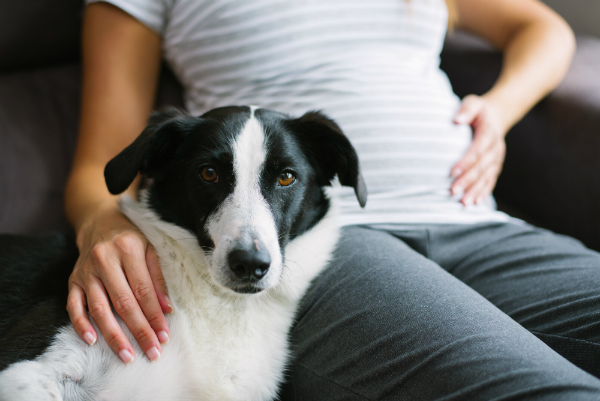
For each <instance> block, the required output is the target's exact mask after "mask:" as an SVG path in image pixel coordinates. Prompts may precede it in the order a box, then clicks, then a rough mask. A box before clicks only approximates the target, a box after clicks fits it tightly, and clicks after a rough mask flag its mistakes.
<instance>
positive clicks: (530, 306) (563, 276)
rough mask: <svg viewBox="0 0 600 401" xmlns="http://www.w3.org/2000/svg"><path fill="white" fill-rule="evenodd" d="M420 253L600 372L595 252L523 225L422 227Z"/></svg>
mask: <svg viewBox="0 0 600 401" xmlns="http://www.w3.org/2000/svg"><path fill="white" fill-rule="evenodd" d="M428 234H429V247H428V252H429V254H428V255H427V256H428V257H429V258H431V259H432V260H434V261H435V262H437V263H438V264H440V265H441V266H442V267H444V268H445V269H446V270H447V271H449V272H450V273H451V274H452V275H454V276H455V277H457V278H458V279H460V280H461V281H462V282H464V283H465V284H467V285H468V286H469V287H471V288H473V289H474V290H476V291H477V292H478V293H480V294H481V295H483V296H484V297H485V298H487V299H488V300H489V301H490V302H492V303H493V304H494V305H496V306H497V307H498V308H499V309H501V310H502V311H503V312H504V313H506V314H507V315H509V316H510V317H512V318H513V319H514V320H516V321H517V322H519V323H520V324H521V325H523V327H525V328H526V329H527V330H529V331H530V332H532V333H534V334H535V335H536V336H537V337H539V338H540V339H541V340H543V341H544V342H545V343H546V344H548V345H549V346H551V347H552V348H553V349H554V350H556V351H557V352H558V353H560V354H561V355H563V356H564V357H565V358H567V359H569V360H570V361H571V362H573V363H574V364H576V365H577V366H579V367H581V368H583V369H585V370H587V371H588V372H590V373H592V374H594V375H595V376H597V377H600V254H599V253H597V252H594V251H591V250H589V249H587V248H585V247H584V246H583V245H582V244H581V243H580V242H578V241H576V240H574V239H572V238H569V237H565V236H562V235H557V234H554V233H551V232H549V231H546V230H541V229H537V228H535V227H532V226H529V225H516V224H484V225H474V226H454V227H450V226H448V227H443V226H440V227H432V228H430V229H428Z"/></svg>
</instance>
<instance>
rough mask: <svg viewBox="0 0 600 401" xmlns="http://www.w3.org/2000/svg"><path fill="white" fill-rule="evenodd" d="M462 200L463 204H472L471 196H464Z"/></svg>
mask: <svg viewBox="0 0 600 401" xmlns="http://www.w3.org/2000/svg"><path fill="white" fill-rule="evenodd" d="M463 202H464V204H465V206H470V205H472V204H473V198H472V197H471V196H465V197H464V198H463Z"/></svg>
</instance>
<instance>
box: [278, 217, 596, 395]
mask: <svg viewBox="0 0 600 401" xmlns="http://www.w3.org/2000/svg"><path fill="white" fill-rule="evenodd" d="M414 234H415V233H413V235H414ZM416 236H417V238H413V240H414V241H417V242H419V241H420V239H419V238H418V237H419V234H418V232H417V233H416ZM422 237H423V238H422V240H423V241H426V238H427V234H426V233H425V232H423V236H422ZM421 242H422V241H421ZM291 341H292V344H293V347H292V352H293V355H294V359H293V363H292V364H291V366H290V379H289V381H288V383H287V384H286V386H284V390H283V396H282V398H283V399H296V400H354V399H356V400H379V399H390V400H392V399H393V400H396V399H397V400H433V399H448V400H449V399H464V400H478V399H480V400H492V399H508V398H511V399H513V398H512V397H514V398H519V397H522V398H527V399H568V400H588V399H589V400H598V399H599V398H600V381H599V380H597V379H596V378H594V377H593V376H591V375H589V374H587V373H585V372H583V371H582V370H580V369H578V368H577V367H575V366H574V365H572V364H571V363H569V362H568V361H566V360H565V359H564V358H562V357H561V356H559V355H558V354H556V353H555V352H554V351H552V350H551V349H550V348H549V347H547V346H546V345H545V344H544V343H543V342H541V341H540V340H538V339H537V338H536V337H535V336H533V335H532V334H531V333H529V332H528V331H527V330H525V329H523V327H521V326H520V325H519V324H517V323H516V322H515V321H514V320H512V319H511V318H509V317H508V316H507V315H506V314H504V313H502V312H501V311H500V310H499V309H498V308H496V307H495V306H494V305H492V304H491V303H490V302H488V301H487V300H486V299H485V298H483V297H482V296H481V295H479V294H477V293H476V292H475V291H473V290H472V289H470V288H469V287H468V286H466V285H465V284H463V283H462V282H460V281H459V280H458V279H456V278H455V277H453V276H452V275H450V274H448V273H447V272H446V271H445V270H444V269H442V268H441V267H440V266H438V265H437V264H435V263H434V262H432V261H430V260H428V259H427V258H425V257H424V256H422V255H421V254H419V253H418V252H415V251H414V250H412V249H411V248H410V247H409V246H407V245H406V244H405V243H404V242H403V241H400V240H398V239H397V238H395V237H394V236H392V235H390V234H389V233H386V232H381V231H375V230H370V229H366V228H360V227H349V228H345V229H344V230H343V234H342V239H341V242H340V246H339V247H338V250H337V251H336V253H335V256H334V259H333V261H332V263H331V266H330V267H329V268H328V269H327V270H326V271H324V272H323V273H322V274H321V275H320V276H319V277H318V278H317V280H315V282H314V283H313V284H312V285H311V287H310V289H309V291H308V292H307V294H306V295H305V297H304V299H303V302H302V304H301V307H300V310H299V312H298V317H297V322H296V324H295V325H294V327H293V329H292V332H291Z"/></svg>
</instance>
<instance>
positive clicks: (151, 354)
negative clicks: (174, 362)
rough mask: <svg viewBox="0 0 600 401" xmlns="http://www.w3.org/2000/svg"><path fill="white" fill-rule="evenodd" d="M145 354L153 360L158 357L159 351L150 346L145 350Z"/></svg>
mask: <svg viewBox="0 0 600 401" xmlns="http://www.w3.org/2000/svg"><path fill="white" fill-rule="evenodd" d="M146 356H147V357H148V359H150V361H152V362H154V361H156V360H157V359H158V358H159V357H160V352H159V351H158V348H156V347H152V348H150V349H149V350H148V351H147V352H146Z"/></svg>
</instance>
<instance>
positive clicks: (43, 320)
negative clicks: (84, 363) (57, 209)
mask: <svg viewBox="0 0 600 401" xmlns="http://www.w3.org/2000/svg"><path fill="white" fill-rule="evenodd" d="M78 256H79V252H78V250H77V247H76V246H75V240H74V239H73V238H72V237H70V236H64V235H61V234H50V235H44V236H39V237H25V236H18V235H8V234H0V278H1V279H0V305H2V306H1V307H2V312H1V313H0V370H2V369H5V368H6V367H7V366H8V365H10V364H12V363H15V362H18V361H20V360H31V359H34V358H36V357H37V356H39V355H41V354H42V353H43V352H44V350H45V349H46V348H47V347H48V346H49V345H50V343H51V341H52V339H53V338H54V336H55V335H56V333H57V331H58V329H59V328H60V327H62V326H65V325H67V324H69V315H68V314H67V310H66V300H67V294H68V287H67V286H68V279H69V276H70V274H71V272H72V271H73V266H75V262H76V261H77V258H78Z"/></svg>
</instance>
